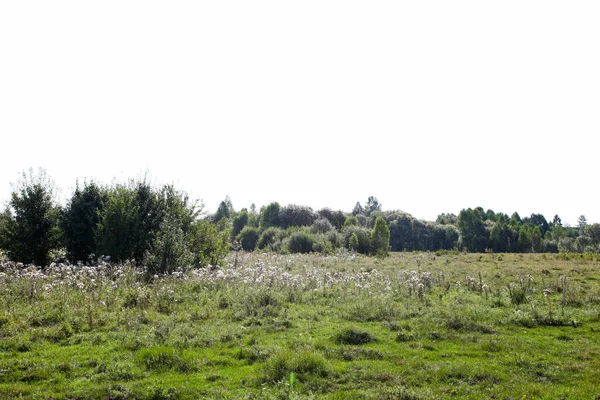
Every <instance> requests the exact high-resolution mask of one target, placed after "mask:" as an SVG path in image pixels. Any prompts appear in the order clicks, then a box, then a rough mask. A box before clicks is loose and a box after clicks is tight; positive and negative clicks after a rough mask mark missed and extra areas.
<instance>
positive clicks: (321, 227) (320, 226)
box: [310, 218, 335, 234]
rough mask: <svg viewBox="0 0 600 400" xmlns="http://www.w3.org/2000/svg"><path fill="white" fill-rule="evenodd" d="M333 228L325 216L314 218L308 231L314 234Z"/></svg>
mask: <svg viewBox="0 0 600 400" xmlns="http://www.w3.org/2000/svg"><path fill="white" fill-rule="evenodd" d="M334 229H335V228H334V227H333V225H331V222H329V221H328V220H326V219H325V218H320V219H318V220H316V221H315V222H314V223H313V224H312V226H311V227H310V231H311V232H312V233H314V234H317V233H326V232H329V231H331V230H334Z"/></svg>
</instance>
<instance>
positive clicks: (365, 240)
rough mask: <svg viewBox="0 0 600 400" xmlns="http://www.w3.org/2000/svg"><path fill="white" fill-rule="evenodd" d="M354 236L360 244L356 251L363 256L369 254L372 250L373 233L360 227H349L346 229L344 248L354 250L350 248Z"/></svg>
mask: <svg viewBox="0 0 600 400" xmlns="http://www.w3.org/2000/svg"><path fill="white" fill-rule="evenodd" d="M353 234H354V235H356V238H357V239H358V244H357V246H356V249H354V250H355V251H357V252H359V253H361V254H369V252H370V250H371V231H370V230H369V229H367V228H363V227H359V226H347V227H346V228H345V229H344V247H346V248H347V249H349V250H352V248H351V247H350V238H351V237H352V235H353Z"/></svg>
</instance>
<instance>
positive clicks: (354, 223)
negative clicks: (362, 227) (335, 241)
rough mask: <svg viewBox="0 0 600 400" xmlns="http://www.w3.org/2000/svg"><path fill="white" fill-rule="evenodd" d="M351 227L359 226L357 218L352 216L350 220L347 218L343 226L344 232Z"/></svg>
mask: <svg viewBox="0 0 600 400" xmlns="http://www.w3.org/2000/svg"><path fill="white" fill-rule="evenodd" d="M349 226H358V219H357V218H356V216H354V215H350V216H349V217H348V218H346V220H345V221H344V225H343V226H342V231H345V230H346V228H347V227H349Z"/></svg>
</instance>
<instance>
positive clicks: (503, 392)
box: [0, 251, 600, 400]
mask: <svg viewBox="0 0 600 400" xmlns="http://www.w3.org/2000/svg"><path fill="white" fill-rule="evenodd" d="M0 306H1V311H0V338H1V342H0V398H26V399H197V398H206V399H288V398H290V399H406V400H415V399H482V398H488V399H598V398H600V377H599V375H598V371H599V370H600V256H598V255H592V254H572V255H571V254H492V253H488V254H467V253H462V252H452V251H450V252H437V253H392V254H391V255H390V256H389V257H387V258H383V259H378V258H374V257H366V256H362V255H357V254H355V253H352V252H345V251H342V252H340V253H338V254H337V255H335V256H325V255H318V254H308V255H300V254H294V255H281V254H273V253H245V252H241V251H240V252H232V253H230V254H229V255H228V256H227V258H226V260H225V263H224V264H223V266H209V267H206V268H202V269H195V270H190V271H176V272H174V273H172V274H169V275H160V276H159V275H148V274H146V273H144V272H143V271H140V269H139V268H136V267H134V266H132V265H129V264H128V263H123V264H110V263H106V262H104V261H102V260H99V261H98V263H97V265H93V266H81V265H80V266H75V265H64V264H52V265H51V266H49V267H48V268H46V269H44V270H40V269H38V268H35V267H27V266H23V265H22V264H17V263H14V262H9V261H7V260H1V262H0ZM292 376H293V378H292V379H291V377H292Z"/></svg>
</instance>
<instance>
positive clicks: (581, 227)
mask: <svg viewBox="0 0 600 400" xmlns="http://www.w3.org/2000/svg"><path fill="white" fill-rule="evenodd" d="M586 226H587V218H585V215H581V216H580V217H579V219H578V220H577V228H579V235H583V234H584V231H585V227H586Z"/></svg>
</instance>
